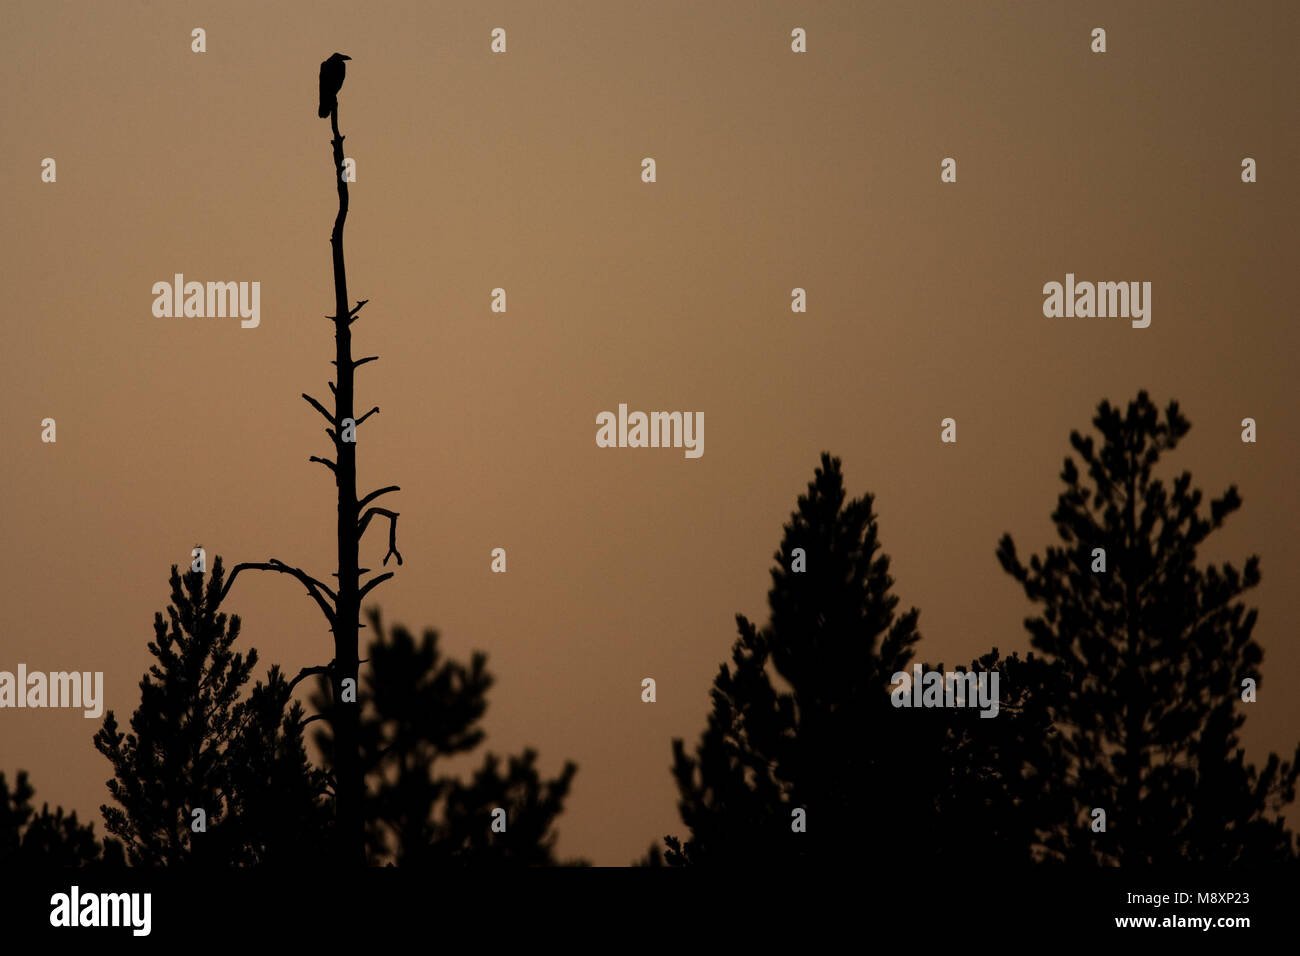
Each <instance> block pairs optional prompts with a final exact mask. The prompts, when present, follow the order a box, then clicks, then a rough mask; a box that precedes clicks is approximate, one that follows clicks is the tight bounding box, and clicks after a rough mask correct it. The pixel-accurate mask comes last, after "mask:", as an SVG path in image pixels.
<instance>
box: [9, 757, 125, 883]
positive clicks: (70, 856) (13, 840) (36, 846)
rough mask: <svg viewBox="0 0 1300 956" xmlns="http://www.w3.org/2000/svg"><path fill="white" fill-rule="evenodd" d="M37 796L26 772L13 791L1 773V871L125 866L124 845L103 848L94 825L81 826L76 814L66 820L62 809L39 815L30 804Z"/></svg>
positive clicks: (106, 844) (43, 809) (46, 806)
mask: <svg viewBox="0 0 1300 956" xmlns="http://www.w3.org/2000/svg"><path fill="white" fill-rule="evenodd" d="M34 795H35V790H34V789H33V788H32V785H31V782H30V781H29V780H28V778H27V772H26V771H24V770H20V771H18V777H17V780H16V781H15V783H14V788H13V790H10V789H9V783H8V781H6V780H5V775H4V774H3V773H0V867H10V866H87V865H91V864H96V863H107V864H109V865H114V864H115V865H119V866H120V865H122V864H123V863H124V862H125V860H124V859H123V856H122V844H120V843H118V842H117V841H116V840H114V839H112V838H109V839H107V840H105V842H104V843H102V844H101V843H100V842H99V840H98V839H96V837H95V825H94V824H93V823H88V824H85V825H82V824H80V823H78V822H77V814H76V813H75V812H73V813H70V814H68V815H66V816H65V815H64V813H63V808H62V807H56V808H55V810H54V812H53V813H51V812H50V806H49V804H48V803H47V804H43V805H42V806H41V811H40V813H37V812H36V808H35V807H34V806H32V802H31V801H32V797H33V796H34Z"/></svg>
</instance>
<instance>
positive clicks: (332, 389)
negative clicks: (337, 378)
mask: <svg viewBox="0 0 1300 956" xmlns="http://www.w3.org/2000/svg"><path fill="white" fill-rule="evenodd" d="M325 384H326V385H328V386H329V387H330V392H331V393H333V395H334V397H335V398H337V397H338V394H339V390H338V389H337V388H335V387H334V383H333V382H326V383H325Z"/></svg>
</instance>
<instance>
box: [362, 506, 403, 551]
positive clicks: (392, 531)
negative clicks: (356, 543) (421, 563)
mask: <svg viewBox="0 0 1300 956" xmlns="http://www.w3.org/2000/svg"><path fill="white" fill-rule="evenodd" d="M375 515H383V516H384V517H385V518H387V519H388V520H389V525H388V554H385V555H384V564H388V559H389V557H390V556H392V555H396V556H397V563H398V564H401V563H402V553H401V552H400V551H398V550H397V515H398V512H396V511H389V510H388V509H387V508H370V509H368V510H367V511H366V513H365V514H363V515H362V516H361V518H360V520H358V521H357V539H358V540H360V538H361V536H362V535H363V534H365V533H366V525H368V524H370V519H371V518H373V517H374V516H375Z"/></svg>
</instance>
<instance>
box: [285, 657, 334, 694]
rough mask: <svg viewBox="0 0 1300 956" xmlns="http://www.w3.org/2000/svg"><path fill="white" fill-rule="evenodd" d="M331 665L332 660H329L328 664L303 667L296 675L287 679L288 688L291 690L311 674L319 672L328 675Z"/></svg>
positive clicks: (324, 675)
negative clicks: (289, 679)
mask: <svg viewBox="0 0 1300 956" xmlns="http://www.w3.org/2000/svg"><path fill="white" fill-rule="evenodd" d="M332 666H333V661H331V662H330V663H329V664H324V665H321V666H319V667H304V668H303V669H302V670H300V671H299V672H298V676H297V677H295V678H294V679H293V680H291V681H289V689H290V690H293V689H294V688H295V687H297V686H298V684H299V683H301V682H302V681H304V680H306V679H307V678H308V677H310V676H311V675H312V674H320V675H321V676H323V677H328V676H329V672H330V668H331V667H332Z"/></svg>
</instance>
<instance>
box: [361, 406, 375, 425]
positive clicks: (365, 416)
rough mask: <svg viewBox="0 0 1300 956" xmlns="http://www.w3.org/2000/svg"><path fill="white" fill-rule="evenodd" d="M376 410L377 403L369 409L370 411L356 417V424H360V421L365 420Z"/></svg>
mask: <svg viewBox="0 0 1300 956" xmlns="http://www.w3.org/2000/svg"><path fill="white" fill-rule="evenodd" d="M377 411H379V406H378V405H376V406H375V407H374V408H372V409H370V411H368V412H366V413H365V414H364V415H362V416H361V417H360V418H358V419H357V424H358V425H360V424H361V423H362V422H364V421H365V420H366V419H367V418H369V417H370V416H371V415H373V414H375V412H377Z"/></svg>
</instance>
